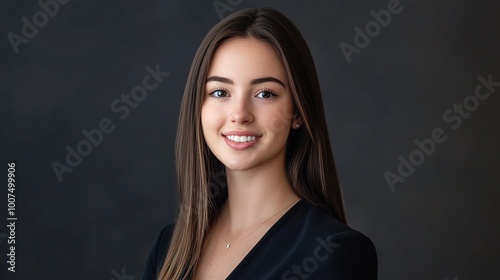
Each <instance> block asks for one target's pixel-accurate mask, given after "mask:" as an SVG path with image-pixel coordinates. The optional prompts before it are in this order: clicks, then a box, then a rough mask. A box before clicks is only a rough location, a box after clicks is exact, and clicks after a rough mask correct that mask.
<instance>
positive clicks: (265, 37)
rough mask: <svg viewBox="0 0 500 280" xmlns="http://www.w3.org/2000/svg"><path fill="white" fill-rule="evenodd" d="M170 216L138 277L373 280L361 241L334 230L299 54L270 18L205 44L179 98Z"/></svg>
mask: <svg viewBox="0 0 500 280" xmlns="http://www.w3.org/2000/svg"><path fill="white" fill-rule="evenodd" d="M176 164H177V178H178V187H179V191H180V202H181V207H180V211H179V214H178V218H177V221H176V223H175V225H170V226H167V227H166V228H164V229H163V231H162V232H161V233H160V235H159V237H158V238H157V239H156V241H155V244H154V246H153V248H152V250H151V253H150V256H149V258H148V261H147V264H146V269H145V272H144V275H143V279H162V280H172V279H196V280H198V279H199V280H202V279H377V256H376V252H375V247H374V246H373V243H372V242H371V241H370V240H369V239H368V238H367V237H366V236H364V235H363V234H361V233H359V232H357V231H355V230H353V229H351V228H349V227H348V226H347V225H346V224H345V223H346V219H345V214H344V206H343V202H342V194H341V191H340V187H339V183H338V179H337V174H336V171H335V164H334V160H333V156H332V151H331V147H330V141H329V137H328V132H327V126H326V123H325V116H324V111H323V104H322V99H321V92H320V87H319V83H318V78H317V75H316V70H315V66H314V63H313V60H312V57H311V54H310V52H309V49H308V47H307V45H306V43H305V41H304V39H303V37H302V36H301V34H300V33H299V31H298V30H297V28H296V27H295V26H294V25H293V24H292V22H290V20H288V19H287V18H286V17H285V16H284V15H282V14H281V13H279V12H277V11H276V10H273V9H244V10H241V11H239V12H236V13H233V14H232V15H230V16H228V17H227V18H226V19H224V20H222V21H221V22H220V23H219V24H217V25H216V26H215V27H213V28H212V30H211V31H210V32H209V33H208V35H207V36H206V37H205V39H204V40H203V42H202V43H201V46H200V48H199V49H198V51H197V53H196V55H195V58H194V61H193V64H192V67H191V71H190V73H189V77H188V81H187V85H186V88H185V91H184V97H183V100H182V105H181V110H180V116H179V123H178V132H177V141H176Z"/></svg>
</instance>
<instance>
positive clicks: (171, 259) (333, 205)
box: [158, 8, 346, 280]
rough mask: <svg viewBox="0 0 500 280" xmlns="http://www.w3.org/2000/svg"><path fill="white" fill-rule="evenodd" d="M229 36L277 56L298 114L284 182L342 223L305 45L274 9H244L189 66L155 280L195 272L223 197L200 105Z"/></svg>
mask: <svg viewBox="0 0 500 280" xmlns="http://www.w3.org/2000/svg"><path fill="white" fill-rule="evenodd" d="M234 37H241V38H254V39H257V40H261V41H263V42H266V43H267V44H269V45H270V46H271V47H273V48H274V49H275V51H276V52H277V54H278V56H279V57H280V59H281V61H282V63H283V65H284V67H285V69H286V73H287V76H288V80H289V82H290V88H291V93H292V96H293V101H294V106H295V112H296V114H295V115H297V116H299V117H300V118H301V119H302V122H303V127H302V128H301V129H291V131H290V134H289V138H288V142H287V147H286V167H285V168H286V172H287V175H288V180H289V183H290V185H291V186H292V189H293V191H294V192H295V193H296V194H297V195H298V196H299V197H301V198H302V199H305V200H307V201H308V202H310V203H312V204H314V205H317V206H319V207H321V208H322V209H324V210H325V211H326V212H328V213H330V214H331V215H332V216H334V217H336V218H337V219H339V220H340V221H342V222H344V223H346V218H345V213H344V205H343V201H342V193H341V190H340V186H339V182H338V178H337V172H336V169H335V163H334V160H333V155H332V150H331V147H330V140H329V137H328V131H327V126H326V121H325V115H324V110H323V101H322V98H321V91H320V87H319V82H318V77H317V74H316V68H315V66H314V62H313V59H312V56H311V53H310V51H309V48H308V47H307V44H306V42H305V40H304V38H303V37H302V35H301V34H300V32H299V30H298V29H297V28H296V27H295V25H294V24H293V23H292V22H291V21H290V20H289V19H288V18H286V17H285V16H284V15H283V14H281V13H280V12H278V11H276V10H274V9H271V8H262V9H243V10H240V11H238V12H235V13H233V14H231V15H229V16H228V17H226V18H225V19H224V20H222V21H220V22H219V23H218V24H217V25H215V26H214V27H213V28H212V29H211V30H210V32H209V33H208V34H207V35H206V37H205V39H204V40H203V41H202V43H201V45H200V47H199V48H198V51H197V52H196V55H195V57H194V60H193V64H192V65H191V70H190V72H189V76H188V80H187V83H186V88H185V90H184V97H183V99H182V104H181V109H180V115H179V121H178V129H177V139H176V145H175V151H176V164H177V183H178V188H179V192H180V206H181V207H180V209H179V213H178V217H177V222H176V224H175V228H174V231H173V235H172V239H171V242H170V248H169V250H168V253H167V255H166V258H165V261H164V263H163V266H162V268H161V271H160V273H159V277H158V279H163V280H172V279H186V278H188V276H189V274H190V273H192V272H193V271H194V269H195V268H196V265H197V263H198V260H199V258H200V254H201V250H202V246H203V241H204V239H205V236H206V234H207V231H208V229H209V228H210V226H211V225H212V224H213V222H214V220H215V218H216V217H217V215H218V212H219V209H220V207H221V205H222V204H223V203H224V201H225V199H226V197H227V188H226V179H225V173H224V166H223V165H222V163H221V162H220V161H219V160H218V159H217V158H216V157H215V156H214V155H213V154H212V153H211V152H210V149H209V148H208V146H207V144H206V143H205V140H204V138H203V132H202V127H201V106H202V102H203V96H204V92H205V83H206V78H207V74H208V69H209V66H210V61H211V58H212V56H213V54H214V52H215V50H216V48H217V47H218V46H219V45H221V44H222V43H223V42H224V41H225V40H227V39H228V38H234ZM283 117H286V118H290V119H291V118H293V117H294V116H289V115H288V116H287V115H284V116H283ZM277 125H278V126H279V125H280V124H277ZM287 129H289V128H288V127H287Z"/></svg>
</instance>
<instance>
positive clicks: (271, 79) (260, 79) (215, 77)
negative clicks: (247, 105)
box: [207, 76, 286, 88]
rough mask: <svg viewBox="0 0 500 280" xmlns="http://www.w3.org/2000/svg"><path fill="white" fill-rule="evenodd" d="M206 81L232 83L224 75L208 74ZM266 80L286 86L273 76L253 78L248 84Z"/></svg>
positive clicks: (232, 83)
mask: <svg viewBox="0 0 500 280" xmlns="http://www.w3.org/2000/svg"><path fill="white" fill-rule="evenodd" d="M208 82H221V83H225V84H230V85H234V82H233V80H231V79H229V78H225V77H220V76H210V77H208V78H207V83H208ZM266 82H274V83H277V84H280V85H282V86H283V87H284V88H286V86H285V84H284V83H283V82H282V81H280V80H279V79H276V78H274V77H263V78H258V79H253V80H251V81H250V85H252V86H253V85H257V84H262V83H266Z"/></svg>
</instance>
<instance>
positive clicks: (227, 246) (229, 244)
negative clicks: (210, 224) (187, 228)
mask: <svg viewBox="0 0 500 280" xmlns="http://www.w3.org/2000/svg"><path fill="white" fill-rule="evenodd" d="M299 200H300V198H299V199H297V200H295V201H292V203H290V204H288V205H287V206H285V207H284V208H283V209H281V210H279V211H278V212H276V213H274V214H273V215H271V216H270V217H269V218H267V219H265V220H264V221H263V222H261V223H260V224H259V225H258V226H257V227H256V228H254V229H253V230H252V231H251V232H249V233H247V234H245V235H244V236H243V237H241V238H240V239H238V240H236V241H234V242H231V243H229V242H227V241H226V238H224V236H223V234H222V231H221V234H220V236H221V238H222V239H223V241H224V243H225V244H226V247H225V249H226V250H227V249H229V247H231V245H233V244H234V243H236V242H238V241H240V240H243V239H244V238H245V237H247V236H249V235H250V234H252V233H253V232H254V231H256V230H257V229H258V228H260V226H262V225H263V224H264V223H265V222H267V221H269V220H270V219H271V218H272V217H274V216H276V215H278V214H279V213H280V212H282V211H283V210H285V209H286V208H288V207H290V206H292V204H294V203H295V202H297V201H299ZM217 220H219V217H217Z"/></svg>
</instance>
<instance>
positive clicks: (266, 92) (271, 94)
mask: <svg viewBox="0 0 500 280" xmlns="http://www.w3.org/2000/svg"><path fill="white" fill-rule="evenodd" d="M275 96H277V95H276V94H275V93H274V92H273V91H272V90H270V89H263V90H261V91H260V92H259V93H257V97H259V98H264V99H269V98H272V97H275Z"/></svg>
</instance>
